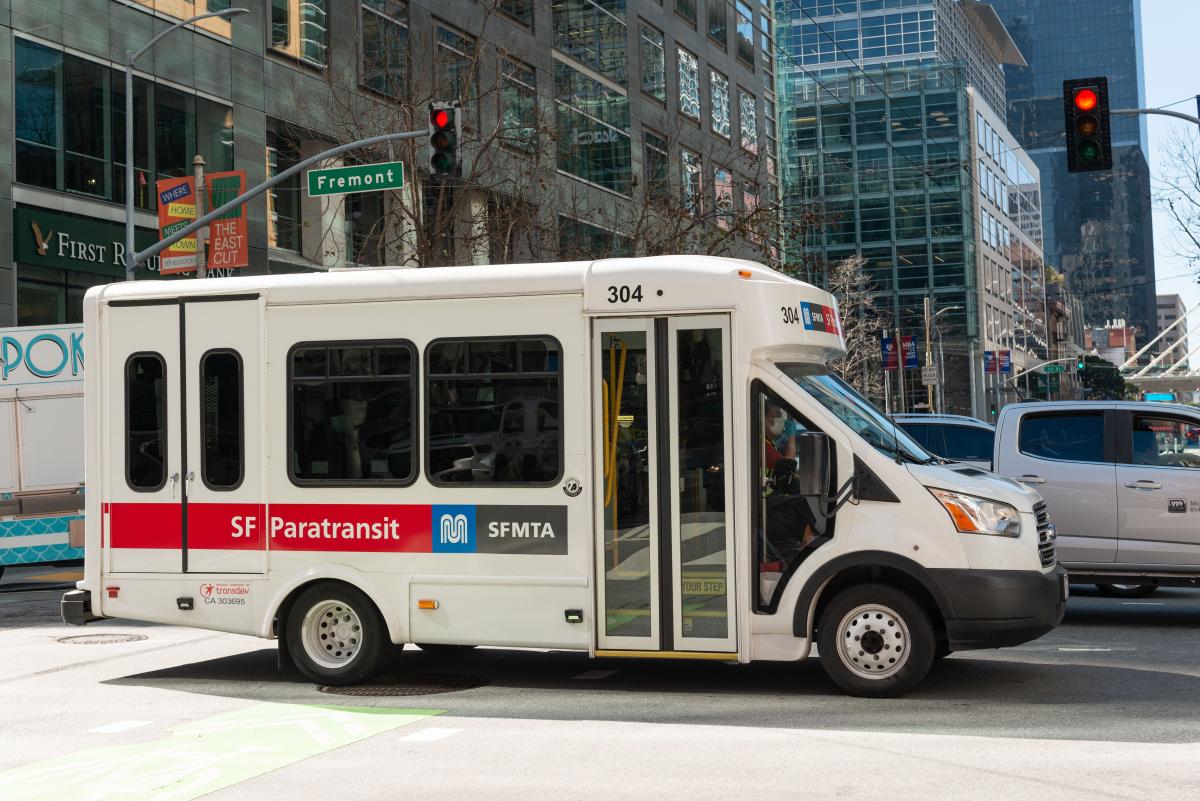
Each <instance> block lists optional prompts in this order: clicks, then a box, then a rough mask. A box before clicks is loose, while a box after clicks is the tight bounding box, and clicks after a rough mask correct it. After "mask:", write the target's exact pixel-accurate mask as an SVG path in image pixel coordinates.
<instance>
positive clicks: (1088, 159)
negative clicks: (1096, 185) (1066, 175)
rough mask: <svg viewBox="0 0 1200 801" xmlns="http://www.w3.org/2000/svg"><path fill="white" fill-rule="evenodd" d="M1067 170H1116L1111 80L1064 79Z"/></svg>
mask: <svg viewBox="0 0 1200 801" xmlns="http://www.w3.org/2000/svg"><path fill="white" fill-rule="evenodd" d="M1063 109H1064V111H1065V116H1066V119H1065V124H1066V130H1065V133H1066V139H1067V172H1086V171H1091V170H1110V169H1112V132H1111V128H1110V126H1109V118H1108V114H1109V110H1108V79H1107V78H1103V77H1100V78H1081V79H1077V80H1071V81H1063Z"/></svg>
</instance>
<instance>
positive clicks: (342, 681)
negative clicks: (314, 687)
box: [287, 583, 388, 687]
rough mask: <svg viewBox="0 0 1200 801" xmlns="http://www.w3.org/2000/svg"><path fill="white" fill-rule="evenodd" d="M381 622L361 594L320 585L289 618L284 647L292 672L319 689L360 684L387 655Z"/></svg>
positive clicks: (300, 600) (310, 590)
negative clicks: (293, 666) (294, 669)
mask: <svg viewBox="0 0 1200 801" xmlns="http://www.w3.org/2000/svg"><path fill="white" fill-rule="evenodd" d="M387 641H388V638H387V630H386V627H385V625H384V622H383V618H382V616H380V614H379V611H378V610H377V609H376V608H375V604H373V603H371V599H369V598H368V597H367V596H366V595H364V594H363V593H362V592H361V591H359V590H357V589H355V588H354V587H351V586H349V585H346V584H336V583H323V584H316V585H313V586H312V587H309V588H308V589H307V590H305V591H304V592H302V593H301V594H300V597H299V598H297V599H296V602H295V603H294V604H293V605H292V609H291V612H290V613H289V614H288V622H287V644H288V651H289V652H290V653H291V655H292V661H293V662H294V663H295V664H296V669H297V670H299V671H300V672H301V673H302V674H304V676H305V677H306V678H308V679H310V680H311V681H314V682H316V683H317V684H325V685H331V686H335V687H344V686H347V685H352V684H361V683H362V682H363V681H365V680H367V679H369V678H371V677H372V676H374V675H375V673H376V672H377V671H378V670H379V667H380V665H381V663H382V661H383V657H384V655H385V654H386V653H387V647H386V645H387Z"/></svg>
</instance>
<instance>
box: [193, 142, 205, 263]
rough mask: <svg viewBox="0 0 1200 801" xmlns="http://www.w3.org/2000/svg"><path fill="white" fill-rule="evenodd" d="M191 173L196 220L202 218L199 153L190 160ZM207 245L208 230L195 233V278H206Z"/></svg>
mask: <svg viewBox="0 0 1200 801" xmlns="http://www.w3.org/2000/svg"><path fill="white" fill-rule="evenodd" d="M192 171H193V174H194V175H195V181H196V218H197V219H199V218H200V217H203V216H204V196H205V186H204V156H201V155H200V154H199V153H197V154H196V157H195V158H194V159H192ZM206 244H208V228H201V229H200V230H199V231H197V232H196V277H197V278H207V277H208V257H207V255H206V254H205V252H204V247H205V245H206Z"/></svg>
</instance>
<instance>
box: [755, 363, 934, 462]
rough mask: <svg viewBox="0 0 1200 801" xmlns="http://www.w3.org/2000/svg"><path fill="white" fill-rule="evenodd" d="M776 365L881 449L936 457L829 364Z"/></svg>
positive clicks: (920, 458)
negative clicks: (830, 370) (831, 370)
mask: <svg viewBox="0 0 1200 801" xmlns="http://www.w3.org/2000/svg"><path fill="white" fill-rule="evenodd" d="M776 366H777V367H778V368H779V369H780V370H782V371H783V372H784V374H785V375H786V376H787V377H788V378H790V379H792V381H794V382H795V383H796V386H798V387H800V389H802V390H804V391H805V392H806V393H808V394H809V395H811V396H812V397H813V398H814V399H815V400H816V401H817V403H819V404H821V405H822V406H824V407H825V408H826V409H828V410H829V411H831V412H833V414H834V415H836V416H837V418H838V419H839V420H841V421H842V422H843V423H845V424H846V425H848V426H850V428H852V429H853V430H854V431H855V433H857V434H858V435H859V436H860V437H862V438H863V439H865V440H866V441H867V443H868V444H870V445H871V446H873V447H874V448H875V450H877V451H879V452H880V453H883V454H886V455H887V456H891V457H893V458H896V457H898V458H900V459H904V460H906V461H909V462H915V463H917V464H928V463H929V462H933V461H936V457H934V456H931V455H930V454H929V453H927V452H926V451H925V449H924V448H922V447H921V446H920V445H918V444H917V443H916V441H915V440H913V438H912V437H911V436H909V435H908V434H907V433H905V431H904V429H902V428H900V427H899V426H897V425H896V424H895V423H893V422H892V421H891V420H889V419H888V418H886V417H884V416H883V415H882V414H881V413H880V412H879V410H878V409H876V408H875V407H874V406H872V405H871V402H870V401H868V400H867V399H866V398H864V397H863V396H862V395H859V394H858V393H857V392H856V391H855V390H854V389H853V388H852V387H851V386H850V385H849V384H847V383H846V382H845V381H842V379H840V378H838V377H837V376H835V375H834V374H833V373H831V372H829V370H828V368H826V367H823V366H821V365H817V364H798V363H797V364H779V365H776Z"/></svg>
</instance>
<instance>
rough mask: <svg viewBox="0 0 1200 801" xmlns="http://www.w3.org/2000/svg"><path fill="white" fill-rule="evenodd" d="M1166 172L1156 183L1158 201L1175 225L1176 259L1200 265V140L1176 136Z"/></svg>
mask: <svg viewBox="0 0 1200 801" xmlns="http://www.w3.org/2000/svg"><path fill="white" fill-rule="evenodd" d="M1167 142H1168V144H1167V153H1168V156H1167V158H1166V160H1165V169H1164V170H1163V172H1162V174H1161V175H1160V176H1159V177H1158V179H1157V180H1156V184H1157V187H1156V192H1155V201H1156V202H1157V203H1158V205H1159V206H1160V207H1161V208H1163V209H1165V210H1166V212H1167V214H1168V215H1170V217H1171V220H1172V221H1173V222H1174V223H1175V231H1174V232H1173V239H1174V241H1175V247H1176V248H1177V250H1176V251H1175V253H1176V255H1178V256H1181V257H1183V258H1185V259H1187V260H1188V261H1189V262H1190V263H1191V264H1192V265H1198V264H1200V138H1198V137H1197V136H1196V134H1194V133H1192V132H1190V131H1189V132H1188V133H1181V132H1175V133H1172V134H1171V136H1170V138H1169V139H1168V140H1167Z"/></svg>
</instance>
